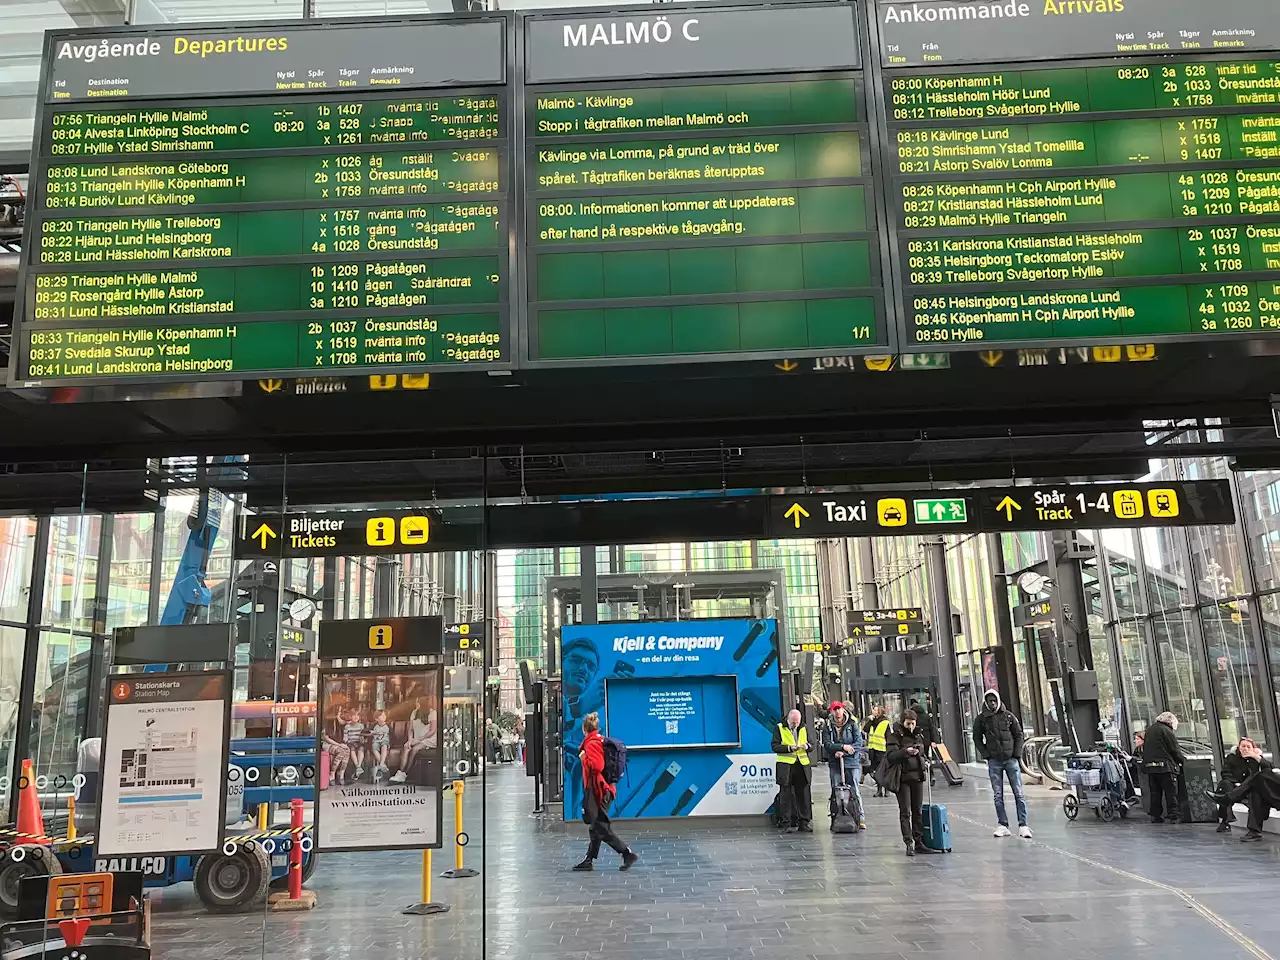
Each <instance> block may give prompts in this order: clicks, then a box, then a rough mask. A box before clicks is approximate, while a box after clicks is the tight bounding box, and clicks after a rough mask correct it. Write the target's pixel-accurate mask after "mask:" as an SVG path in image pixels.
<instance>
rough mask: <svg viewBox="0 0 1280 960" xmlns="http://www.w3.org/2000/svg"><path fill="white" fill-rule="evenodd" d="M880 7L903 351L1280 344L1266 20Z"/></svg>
mask: <svg viewBox="0 0 1280 960" xmlns="http://www.w3.org/2000/svg"><path fill="white" fill-rule="evenodd" d="M875 10H876V16H877V18H878V20H879V22H880V28H881V32H880V41H881V43H882V46H881V51H880V52H881V60H882V63H883V64H884V67H885V69H884V70H883V72H882V75H883V83H884V90H883V93H884V98H883V104H884V111H885V120H886V122H887V124H888V130H887V136H886V137H884V138H883V140H882V142H883V143H885V144H886V157H885V168H886V170H887V175H888V176H889V177H890V178H891V179H890V184H889V187H888V190H887V201H888V209H889V219H890V223H891V225H892V227H893V233H894V236H895V242H894V244H893V254H892V257H891V262H892V263H893V265H894V276H895V278H896V280H897V281H898V283H899V289H900V292H901V303H902V313H901V319H902V322H903V329H902V331H901V335H902V338H903V339H902V342H903V344H904V345H905V346H906V347H907V349H919V350H925V351H930V352H932V351H936V350H951V349H957V348H970V349H971V348H972V346H973V345H974V344H986V343H993V344H996V345H1003V344H1005V343H1018V344H1037V345H1040V344H1044V345H1054V344H1063V343H1079V342H1081V341H1087V340H1093V341H1095V342H1104V343H1105V342H1124V341H1126V340H1128V341H1136V342H1151V341H1158V340H1161V339H1176V338H1182V339H1202V338H1221V337H1244V336H1257V335H1259V334H1267V333H1272V332H1275V331H1278V330H1280V257H1276V256H1275V255H1274V251H1273V250H1272V248H1273V247H1275V246H1276V245H1277V243H1280V203H1278V202H1277V201H1276V199H1275V197H1274V196H1273V194H1274V193H1275V191H1276V189H1277V187H1276V185H1277V184H1280V152H1277V151H1276V150H1275V148H1274V145H1272V143H1271V140H1272V137H1273V136H1274V130H1273V129H1272V128H1273V126H1274V122H1275V116H1274V112H1275V107H1276V104H1277V103H1278V102H1280V100H1278V98H1277V94H1278V92H1280V60H1277V58H1275V57H1264V58H1260V57H1251V56H1249V54H1250V53H1251V52H1252V51H1257V50H1274V49H1276V48H1277V46H1280V7H1277V5H1276V4H1274V3H1271V2H1269V0H1268V2H1264V0H1223V2H1221V3H1217V2H1215V3H1202V2H1199V0H1171V2H1166V0H1123V2H1121V0H1072V2H1068V0H1036V2H1034V3H1033V2H1015V0H1010V2H1005V3H999V2H990V0H964V2H953V0H920V2H916V3H892V2H880V3H877V4H876V7H875ZM1206 54H1211V55H1212V56H1206ZM1103 56H1106V57H1107V59H1091V60H1087V61H1082V62H1071V61H1069V60H1067V61H1066V62H1062V63H1053V64H1050V63H1045V62H1043V61H1044V60H1046V59H1049V58H1053V59H1064V58H1072V57H1077V58H1098V57H1103Z"/></svg>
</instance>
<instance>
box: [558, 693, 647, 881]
mask: <svg viewBox="0 0 1280 960" xmlns="http://www.w3.org/2000/svg"><path fill="white" fill-rule="evenodd" d="M582 733H583V738H582V750H581V752H580V753H579V754H578V756H579V757H580V758H581V760H582V822H583V823H585V824H586V825H587V826H588V827H590V828H591V831H590V832H591V844H590V846H588V847H587V856H586V859H584V860H583V861H582V862H581V863H578V864H575V865H574V868H573V869H575V870H594V869H595V861H596V857H598V856H600V844H602V843H606V844H608V845H609V846H610V847H612V848H613V849H614V850H616V851H617V852H618V855H619V856H621V857H622V866H621V867H620V868H619V869H622V870H630V869H631V867H632V865H634V864H635V862H636V861H637V860H639V859H640V856H639V855H638V854H636V853H635V852H633V851H632V849H631V848H630V847H628V846H627V845H626V844H625V843H623V842H622V841H621V840H619V839H618V835H617V834H616V833H614V832H613V823H612V822H611V821H610V820H609V804H611V803H612V802H613V798H614V796H615V795H616V794H617V789H616V788H615V787H614V785H613V784H611V783H610V782H609V781H608V780H606V779H605V778H604V737H602V736H600V715H599V714H597V713H588V714H587V715H586V716H585V717H583V718H582Z"/></svg>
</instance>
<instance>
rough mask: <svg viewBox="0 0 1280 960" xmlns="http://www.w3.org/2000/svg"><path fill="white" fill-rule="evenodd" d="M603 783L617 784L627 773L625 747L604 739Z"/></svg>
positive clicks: (621, 743) (606, 738)
mask: <svg viewBox="0 0 1280 960" xmlns="http://www.w3.org/2000/svg"><path fill="white" fill-rule="evenodd" d="M603 739H604V782H605V783H617V782H618V781H619V780H621V779H622V778H623V776H625V775H626V772H627V745H626V744H625V743H623V742H622V741H621V740H615V739H614V738H613V737H604V738H603Z"/></svg>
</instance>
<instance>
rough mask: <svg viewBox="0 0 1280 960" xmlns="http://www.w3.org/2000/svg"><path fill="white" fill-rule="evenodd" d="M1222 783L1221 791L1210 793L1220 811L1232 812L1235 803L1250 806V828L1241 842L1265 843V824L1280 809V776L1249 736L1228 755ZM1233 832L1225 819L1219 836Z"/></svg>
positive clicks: (1241, 740)
mask: <svg viewBox="0 0 1280 960" xmlns="http://www.w3.org/2000/svg"><path fill="white" fill-rule="evenodd" d="M1237 778H1238V779H1237ZM1222 780H1223V782H1222V783H1221V784H1219V785H1218V789H1217V791H1209V792H1208V794H1209V797H1210V798H1211V799H1213V800H1215V801H1217V803H1218V809H1219V811H1223V810H1225V811H1227V812H1228V813H1230V811H1231V807H1232V805H1233V804H1236V803H1240V802H1243V803H1245V804H1246V805H1247V806H1248V807H1249V829H1248V831H1247V832H1246V833H1245V835H1244V836H1243V837H1241V838H1240V841H1241V842H1242V843H1250V842H1252V841H1254V840H1261V839H1262V825H1263V824H1264V823H1266V821H1267V818H1268V817H1269V816H1271V808H1272V807H1280V774H1277V773H1276V771H1275V769H1274V768H1273V767H1272V766H1271V761H1270V760H1268V759H1267V758H1266V757H1264V756H1263V755H1262V750H1261V748H1260V747H1259V746H1258V745H1257V744H1256V743H1254V742H1253V741H1252V740H1251V739H1249V738H1248V737H1241V738H1240V743H1239V745H1238V746H1237V747H1236V749H1235V750H1233V751H1232V752H1231V753H1229V754H1227V756H1226V760H1225V761H1224V763H1223V769H1222ZM1232 819H1234V817H1232ZM1224 828H1225V829H1224ZM1230 829H1231V827H1230V826H1229V825H1228V823H1227V821H1226V820H1225V818H1224V820H1223V822H1222V823H1221V824H1219V825H1218V832H1219V833H1225V832H1226V831H1227V830H1230Z"/></svg>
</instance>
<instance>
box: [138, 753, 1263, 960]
mask: <svg viewBox="0 0 1280 960" xmlns="http://www.w3.org/2000/svg"><path fill="white" fill-rule="evenodd" d="M869 783H870V781H868V784H869ZM1031 792H1032V793H1033V796H1032V799H1031V801H1030V804H1031V818H1030V819H1031V824H1032V826H1033V827H1034V828H1035V830H1036V838H1035V840H1034V841H1031V842H1028V841H1025V840H1019V839H1017V838H1016V837H1014V838H1009V839H1005V840H997V839H995V838H993V837H992V836H991V828H992V825H993V821H994V816H993V813H992V808H991V801H990V788H989V787H988V786H987V785H986V784H985V783H978V782H975V781H974V780H973V779H972V778H970V780H969V781H967V782H966V783H965V785H963V786H961V787H957V788H951V789H948V788H945V787H939V789H938V793H939V797H938V799H939V801H940V802H945V803H947V804H948V806H949V809H950V811H951V820H952V830H953V834H954V837H955V851H954V853H952V854H950V855H942V856H931V857H917V858H915V859H914V860H909V859H907V858H906V857H905V856H904V855H903V850H902V846H901V843H900V842H899V840H898V835H897V809H896V805H895V804H894V802H893V801H892V800H874V799H869V800H868V807H869V817H868V819H869V822H870V830H869V831H868V832H867V833H864V834H860V835H855V836H839V837H833V836H832V835H830V834H829V833H826V832H825V831H824V830H823V828H822V827H821V826H819V828H818V830H819V832H817V833H815V834H813V835H807V834H793V835H785V836H783V835H779V834H776V833H774V832H773V831H772V830H769V829H767V828H764V827H754V826H750V827H744V826H741V825H737V826H731V825H727V824H720V825H716V824H700V825H694V824H689V823H678V824H672V823H651V824H648V825H646V826H644V827H643V828H640V827H638V826H632V825H630V824H626V823H623V824H620V825H619V832H620V833H621V834H622V835H623V837H624V839H627V840H628V841H630V842H632V843H633V845H634V846H635V848H636V849H637V850H638V851H639V852H640V853H641V855H642V860H641V861H640V863H639V865H637V866H636V868H635V869H634V870H633V871H631V872H630V873H619V872H618V871H617V870H616V869H615V868H616V863H617V861H616V858H614V857H613V855H612V854H611V853H610V852H608V851H606V852H605V856H604V857H603V858H602V859H601V861H600V864H599V866H600V869H598V870H597V871H596V872H595V873H589V874H580V873H572V872H569V870H568V868H569V867H570V866H571V865H572V864H573V863H574V862H575V861H576V860H577V859H578V858H579V857H580V856H581V854H582V852H583V850H584V847H585V839H584V834H585V829H584V828H583V827H582V825H581V824H580V823H578V824H574V823H570V824H562V823H559V822H558V821H556V820H553V819H551V818H550V817H545V818H542V817H534V816H532V815H531V807H532V790H531V787H530V781H528V780H526V779H525V777H524V776H523V771H521V770H519V769H516V768H514V767H508V768H499V769H497V770H494V771H492V772H491V773H490V775H489V777H488V780H487V783H486V784H485V789H484V790H483V791H482V790H481V789H480V784H479V783H478V782H476V781H472V783H471V786H470V788H469V789H468V791H467V793H466V811H465V813H466V816H465V827H466V830H467V832H468V834H469V835H470V837H471V843H470V845H469V846H468V847H467V848H466V858H467V865H468V866H475V867H479V868H480V869H481V871H482V873H481V876H480V877H478V878H474V879H468V880H443V879H437V880H436V881H435V883H434V888H433V890H432V895H433V898H434V899H435V900H437V901H441V902H444V903H448V904H450V905H451V907H452V909H451V910H450V912H449V913H447V914H443V915H441V916H435V917H425V918H424V917H412V916H404V915H402V914H401V912H400V910H401V909H402V908H403V907H404V906H406V905H408V904H409V903H411V902H414V901H415V900H417V899H419V889H420V869H419V868H420V863H421V857H420V855H419V854H416V853H362V854H345V855H333V856H329V857H325V858H324V859H323V860H322V861H321V863H320V865H319V867H318V869H317V871H316V873H315V875H314V877H313V878H312V880H311V883H310V884H309V886H310V887H311V888H312V889H314V890H315V891H316V893H317V895H318V897H319V906H318V908H317V909H316V910H315V911H313V912H311V913H306V914H276V915H265V914H264V913H263V912H261V911H255V912H253V913H250V914H241V915H237V916H230V917H223V916H218V917H213V916H209V915H208V914H207V913H205V912H204V911H203V910H202V908H201V907H200V905H199V902H198V901H197V900H196V899H195V897H194V894H192V893H191V891H190V888H189V886H179V887H174V888H171V889H169V890H166V891H161V892H160V894H159V895H158V896H157V897H156V902H155V911H154V927H153V930H154V937H153V942H154V944H155V947H156V956H157V957H158V958H167V957H173V958H182V960H240V958H264V957H270V958H296V960H348V958H349V960H400V958H419V957H422V958H426V957H430V958H433V960H463V958H465V960H479V958H481V957H485V958H490V957H493V958H502V960H596V958H619V960H720V958H724V960H748V958H753V960H754V958H768V960H836V958H845V957H850V956H854V957H862V958H870V960H903V958H908V960H909V958H912V957H918V956H923V955H927V954H933V955H939V956H945V957H972V958H977V957H987V958H990V957H1020V956H1034V957H1035V958H1036V960H1068V958H1079V960H1085V958H1088V960H1097V958H1111V957H1124V958H1152V960H1155V958H1159V960H1182V958H1187V960H1190V958H1197V960H1199V958H1214V960H1233V958H1242V957H1255V958H1267V957H1271V956H1276V957H1280V909H1277V907H1276V904H1277V903H1280V838H1275V837H1268V838H1267V839H1266V840H1264V841H1262V842H1261V843H1256V844H1241V843H1239V842H1238V839H1239V836H1240V835H1241V831H1240V830H1238V829H1237V831H1236V833H1235V834H1234V835H1232V836H1222V835H1219V834H1216V833H1215V832H1214V830H1213V826H1212V825H1187V826H1154V825H1151V824H1148V823H1146V822H1145V818H1143V817H1138V818H1136V819H1134V820H1129V821H1124V822H1120V821H1117V822H1114V823H1110V824H1106V823H1101V822H1099V821H1097V820H1095V819H1094V818H1093V817H1092V816H1089V815H1087V814H1086V815H1085V816H1082V817H1081V819H1080V820H1078V821H1077V822H1075V823H1068V822H1067V821H1066V819H1065V817H1064V816H1063V814H1062V808H1061V796H1062V795H1061V794H1060V793H1051V792H1049V791H1047V790H1045V789H1043V788H1032V790H1031ZM816 803H817V804H819V805H822V806H824V807H825V798H821V799H817V800H816ZM452 806H453V805H452V803H446V810H447V811H448V812H447V814H446V819H445V829H446V833H447V834H451V832H452V824H451V819H452V817H451V814H452ZM482 807H483V810H482ZM482 824H483V825H484V827H485V829H481V826H482ZM449 853H450V852H449V851H446V852H445V855H444V856H441V855H440V854H437V856H436V859H435V869H436V871H437V872H438V871H440V870H442V869H444V868H446V867H448V866H451V865H452V858H451V856H450V855H449ZM445 861H447V862H445Z"/></svg>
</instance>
